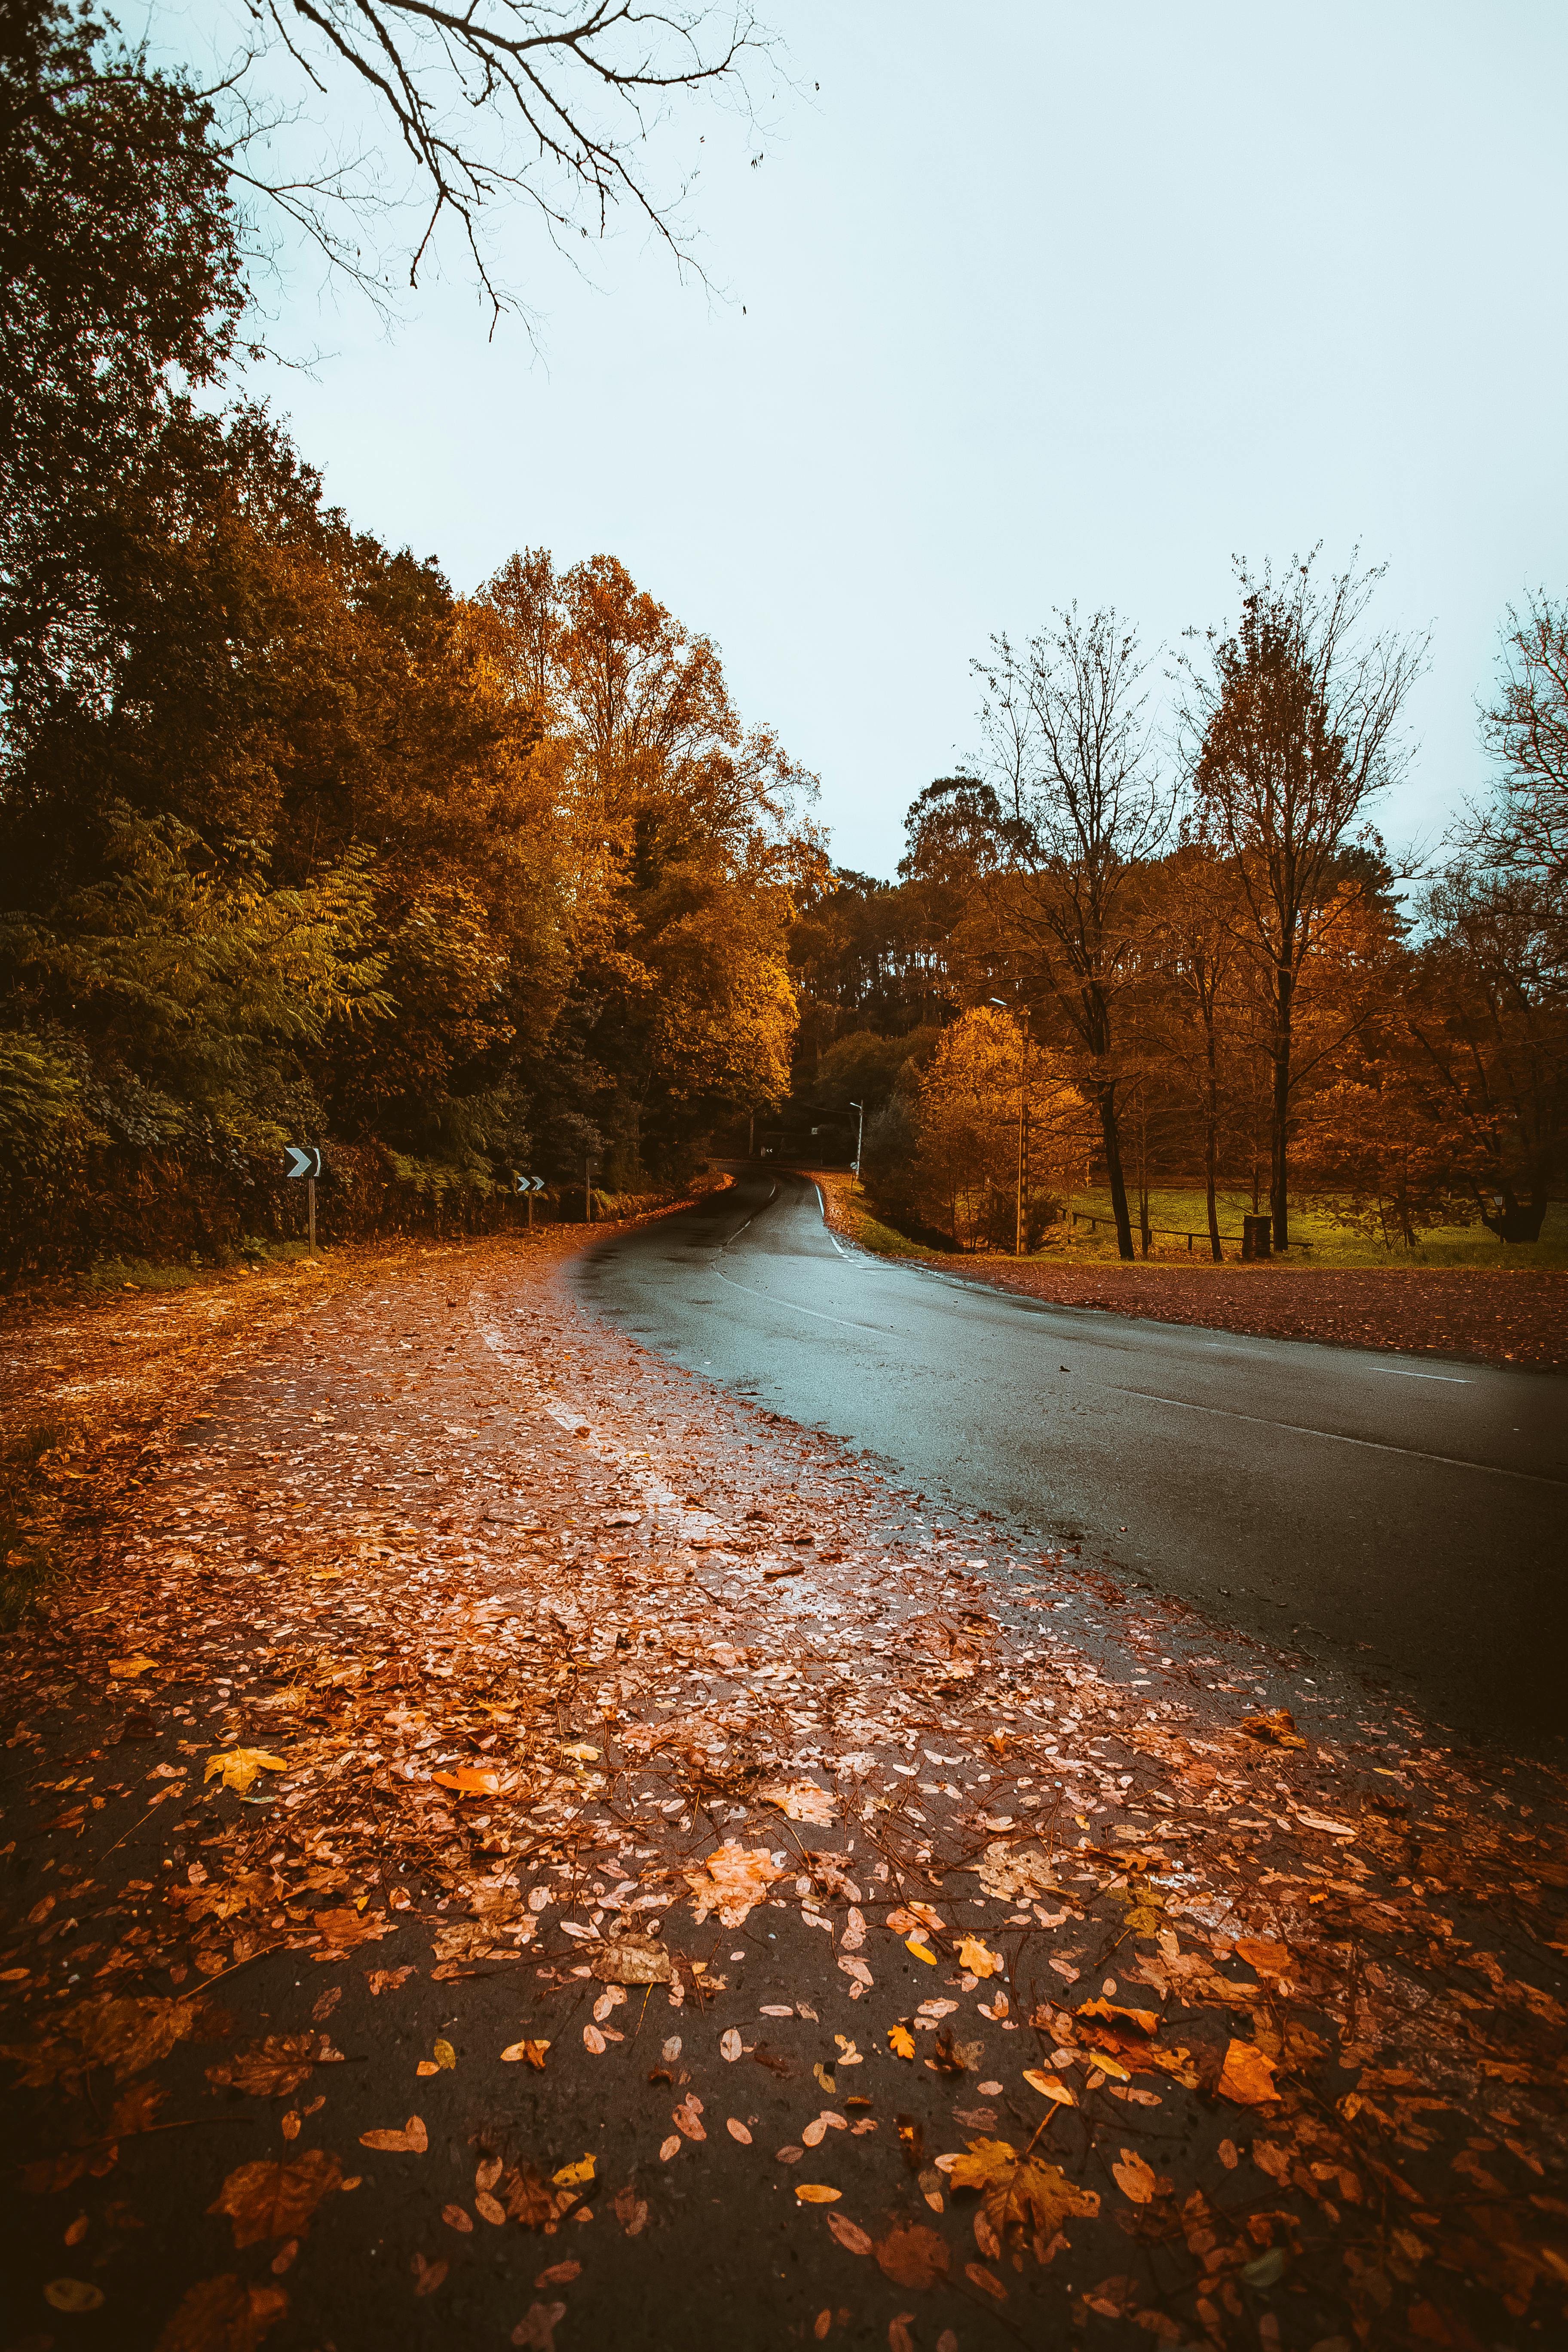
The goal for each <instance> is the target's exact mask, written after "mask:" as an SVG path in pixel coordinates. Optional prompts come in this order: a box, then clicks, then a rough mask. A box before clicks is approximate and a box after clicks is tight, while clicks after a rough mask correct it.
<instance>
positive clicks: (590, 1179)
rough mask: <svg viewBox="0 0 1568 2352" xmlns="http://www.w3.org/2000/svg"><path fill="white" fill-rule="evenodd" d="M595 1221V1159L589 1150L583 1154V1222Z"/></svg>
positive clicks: (589, 1223)
mask: <svg viewBox="0 0 1568 2352" xmlns="http://www.w3.org/2000/svg"><path fill="white" fill-rule="evenodd" d="M593 1222H594V1161H593V1158H592V1155H591V1154H590V1153H588V1152H586V1151H585V1152H584V1154H583V1223H584V1224H585V1225H591V1224H592V1223H593Z"/></svg>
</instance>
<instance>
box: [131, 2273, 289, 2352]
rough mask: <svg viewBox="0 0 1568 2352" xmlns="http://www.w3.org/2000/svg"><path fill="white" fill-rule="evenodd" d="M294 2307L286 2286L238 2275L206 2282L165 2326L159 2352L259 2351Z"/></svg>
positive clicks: (192, 2292)
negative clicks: (285, 2291) (264, 2283)
mask: <svg viewBox="0 0 1568 2352" xmlns="http://www.w3.org/2000/svg"><path fill="white" fill-rule="evenodd" d="M288 2308H289V2298H288V2296H287V2295H286V2294H284V2292H283V2289H282V2288H281V2287H280V2286H258V2285H257V2284H254V2283H253V2282H249V2281H244V2280H240V2279H237V2278H236V2277H235V2276H234V2274H233V2273H232V2272H226V2273H224V2275H223V2276H222V2277H221V2278H210V2279H203V2280H202V2282H201V2284H200V2285H199V2286H194V2287H192V2288H191V2289H190V2291H189V2292H188V2294H186V2296H185V2299H184V2302H183V2303H182V2304H181V2305H180V2307H179V2309H178V2311H176V2312H175V2313H174V2315H173V2316H172V2317H171V2318H170V2319H168V2320H167V2321H166V2322H165V2323H164V2326H163V2334H162V2335H161V2336H159V2338H158V2347H157V2352H257V2347H258V2345H259V2344H260V2342H261V2339H262V2337H263V2336H265V2335H266V2334H267V2333H268V2330H269V2329H270V2328H273V2327H276V2326H277V2325H278V2322H279V2320H280V2319H281V2318H282V2316H283V2315H284V2313H285V2312H286V2311H287V2310H288Z"/></svg>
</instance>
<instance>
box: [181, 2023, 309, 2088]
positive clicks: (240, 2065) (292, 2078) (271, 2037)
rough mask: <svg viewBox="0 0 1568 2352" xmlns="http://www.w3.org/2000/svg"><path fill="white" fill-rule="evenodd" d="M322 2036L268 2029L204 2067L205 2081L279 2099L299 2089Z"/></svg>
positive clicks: (217, 2086)
mask: <svg viewBox="0 0 1568 2352" xmlns="http://www.w3.org/2000/svg"><path fill="white" fill-rule="evenodd" d="M320 2047H321V2035H320V2034H317V2033H269V2034H268V2036H267V2037H266V2039H265V2041H262V2042H250V2043H248V2044H247V2046H246V2048H244V2049H243V2050H240V2051H238V2052H237V2053H236V2054H235V2056H234V2057H232V2058H226V2059H225V2060H224V2062H223V2063H222V2064H221V2065H218V2066H209V2067H208V2068H207V2081H208V2082H209V2083H211V2084H214V2085H215V2086H216V2088H218V2089H220V2090H221V2089H225V2088H227V2089H232V2090H236V2091H243V2092H244V2094H245V2095H246V2097H247V2098H249V2099H280V2098H283V2097H285V2096H286V2095H287V2094H288V2093H289V2092H290V2091H296V2090H298V2089H299V2087H300V2084H301V2083H302V2082H303V2081H304V2079H305V2077H306V2075H307V2074H309V2073H310V2069H311V2067H312V2066H313V2065H314V2064H315V2063H316V2053H317V2051H318V2050H319V2048H320Z"/></svg>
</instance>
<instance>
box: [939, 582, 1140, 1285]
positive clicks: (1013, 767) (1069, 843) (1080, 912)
mask: <svg viewBox="0 0 1568 2352" xmlns="http://www.w3.org/2000/svg"><path fill="white" fill-rule="evenodd" d="M974 668H975V671H976V674H977V675H978V676H979V677H981V679H982V680H983V681H984V687H985V703H984V710H983V712H982V724H983V726H984V732H985V741H986V750H987V762H986V764H987V769H988V782H989V785H990V789H991V792H992V793H993V795H994V811H995V814H994V851H995V855H994V863H993V866H992V871H991V874H990V876H989V877H987V881H986V885H985V893H986V898H987V901H988V906H989V910H990V916H991V920H992V926H993V929H994V937H995V940H996V943H997V946H998V948H999V950H1000V951H1001V953H1002V956H1003V958H1004V961H1005V962H1006V963H1008V964H1010V965H1011V966H1013V967H1014V968H1015V969H1016V971H1017V973H1018V976H1019V979H1020V981H1021V982H1022V984H1023V985H1024V987H1025V989H1026V991H1027V992H1030V993H1034V994H1044V995H1045V996H1046V997H1047V998H1048V1000H1049V1001H1050V1002H1051V1003H1053V1004H1054V1005H1055V1007H1056V1009H1057V1011H1058V1013H1059V1014H1060V1016H1061V1017H1062V1019H1063V1021H1064V1022H1065V1024H1066V1026H1067V1029H1068V1033H1069V1034H1070V1035H1071V1036H1072V1037H1073V1038H1074V1039H1075V1041H1076V1043H1077V1045H1078V1046H1079V1050H1080V1053H1081V1055H1082V1058H1083V1062H1084V1070H1083V1076H1082V1079H1081V1083H1082V1086H1083V1089H1084V1092H1085V1094H1086V1095H1087V1096H1088V1097H1089V1101H1090V1102H1091V1103H1092V1104H1093V1106H1094V1109H1095V1112H1096V1114H1097V1116H1098V1118H1099V1122H1100V1139H1101V1145H1102V1148H1103V1150H1104V1153H1105V1169H1106V1177H1107V1181H1108V1182H1109V1184H1110V1202H1111V1210H1112V1213H1113V1215H1114V1217H1115V1220H1116V1242H1117V1248H1118V1250H1119V1252H1120V1254H1121V1256H1122V1257H1124V1258H1131V1255H1132V1227H1131V1219H1130V1217H1129V1214H1128V1209H1127V1185H1126V1180H1125V1176H1124V1173H1123V1168H1122V1152H1121V1123H1120V1119H1119V1115H1118V1104H1117V1086H1118V1081H1119V1077H1120V1075H1121V1074H1120V1072H1119V1069H1118V1065H1117V1058H1116V1034H1115V1033H1116V1002H1117V999H1118V997H1119V995H1120V994H1121V992H1122V990H1123V989H1124V988H1125V987H1126V986H1127V985H1128V984H1129V982H1131V980H1132V978H1133V977H1134V975H1135V966H1134V960H1133V948H1134V940H1135V935H1136V929H1137V889H1136V871H1137V868H1138V866H1140V864H1141V863H1142V861H1143V860H1145V859H1147V858H1149V857H1150V856H1152V855H1153V853H1154V852H1155V851H1156V850H1157V849H1158V848H1159V846H1160V845H1161V843H1162V842H1163V839H1164V837H1165V835H1166V832H1167V830H1168V829H1169V826H1170V822H1171V816H1172V810H1173V794H1172V793H1171V792H1170V791H1169V790H1168V789H1166V788H1165V787H1164V786H1163V784H1162V782H1161V781H1160V778H1159V776H1158V773H1157V771H1156V767H1155V762H1154V760H1153V756H1152V741H1151V730H1150V724H1149V716H1148V709H1147V700H1148V698H1147V695H1146V693H1145V691H1144V688H1143V677H1144V674H1145V668H1146V665H1145V664H1144V663H1143V662H1142V660H1141V659H1140V657H1139V653H1138V640H1137V636H1136V635H1135V633H1134V632H1133V631H1132V630H1131V629H1130V628H1128V627H1127V626H1126V625H1125V624H1124V623H1123V622H1122V621H1121V619H1120V618H1119V617H1118V615H1117V614H1116V613H1115V612H1114V611H1113V610H1110V609H1107V610H1104V611H1101V612H1097V613H1094V614H1090V615H1089V619H1088V620H1087V621H1080V620H1079V616H1078V611H1077V608H1076V606H1075V607H1073V608H1072V609H1071V610H1070V611H1068V612H1065V613H1061V612H1058V614H1057V615H1056V626H1055V627H1054V628H1053V629H1050V630H1043V631H1041V632H1040V634H1039V635H1037V636H1034V637H1031V638H1030V640H1029V642H1028V644H1027V646H1026V647H1025V648H1024V650H1023V652H1022V653H1021V654H1020V653H1015V651H1014V649H1013V646H1011V644H1010V643H1009V642H1008V640H1007V638H1006V637H1005V636H1003V637H999V638H996V639H995V640H994V642H993V649H992V657H991V659H990V660H989V661H988V662H976V663H975V664H974Z"/></svg>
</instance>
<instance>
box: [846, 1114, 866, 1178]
mask: <svg viewBox="0 0 1568 2352" xmlns="http://www.w3.org/2000/svg"><path fill="white" fill-rule="evenodd" d="M849 1108H850V1109H851V1110H853V1111H858V1112H859V1114H860V1117H859V1121H858V1125H857V1127H856V1129H855V1181H856V1183H857V1184H858V1182H859V1181H860V1146H861V1144H862V1143H863V1142H864V1141H865V1139H866V1106H865V1104H864V1103H858V1102H852V1103H851V1104H850V1106H849Z"/></svg>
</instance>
